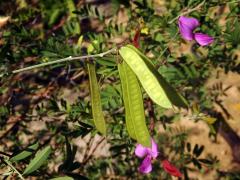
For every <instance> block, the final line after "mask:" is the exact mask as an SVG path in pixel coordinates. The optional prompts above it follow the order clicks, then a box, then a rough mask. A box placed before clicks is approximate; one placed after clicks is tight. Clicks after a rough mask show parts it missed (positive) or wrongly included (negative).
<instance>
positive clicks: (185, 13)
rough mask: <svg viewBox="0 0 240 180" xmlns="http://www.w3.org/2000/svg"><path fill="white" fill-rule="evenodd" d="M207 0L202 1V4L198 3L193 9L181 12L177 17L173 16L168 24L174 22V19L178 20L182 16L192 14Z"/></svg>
mask: <svg viewBox="0 0 240 180" xmlns="http://www.w3.org/2000/svg"><path fill="white" fill-rule="evenodd" d="M205 1H206V0H204V1H203V2H201V3H200V4H198V5H197V6H196V7H194V8H192V9H188V10H187V11H185V12H183V13H181V14H179V15H178V16H177V17H175V18H173V19H172V20H171V21H169V23H168V24H172V23H173V22H174V21H176V20H177V19H178V18H179V17H180V16H184V15H187V14H190V13H191V12H193V11H196V10H198V9H200V8H201V6H202V5H204V3H205Z"/></svg>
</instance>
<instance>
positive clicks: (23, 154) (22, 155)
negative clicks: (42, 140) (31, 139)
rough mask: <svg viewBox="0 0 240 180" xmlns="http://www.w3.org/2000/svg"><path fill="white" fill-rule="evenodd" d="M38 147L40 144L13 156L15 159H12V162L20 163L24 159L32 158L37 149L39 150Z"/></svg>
mask: <svg viewBox="0 0 240 180" xmlns="http://www.w3.org/2000/svg"><path fill="white" fill-rule="evenodd" d="M38 146H39V144H38V143H35V144H33V145H31V146H29V147H27V148H26V150H24V151H22V152H20V153H19V154H17V155H15V156H13V157H12V158H11V159H10V161H12V162H17V161H20V160H22V159H25V158H27V157H28V156H31V155H32V153H33V152H34V151H36V149H37V148H38Z"/></svg>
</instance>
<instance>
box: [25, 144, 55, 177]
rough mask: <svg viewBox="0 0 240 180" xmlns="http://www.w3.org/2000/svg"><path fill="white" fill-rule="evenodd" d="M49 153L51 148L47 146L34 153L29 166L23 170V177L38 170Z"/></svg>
mask: <svg viewBox="0 0 240 180" xmlns="http://www.w3.org/2000/svg"><path fill="white" fill-rule="evenodd" d="M50 153H51V147H50V146H47V147H45V148H44V149H43V150H40V151H38V152H37V153H36V155H35V157H34V158H33V159H32V160H31V162H30V164H29V165H28V166H27V168H26V169H25V170H24V172H23V175H27V174H30V173H32V172H34V171H36V170H37V169H38V168H40V167H41V166H42V165H43V163H44V162H45V161H46V160H47V158H48V156H49V155H50Z"/></svg>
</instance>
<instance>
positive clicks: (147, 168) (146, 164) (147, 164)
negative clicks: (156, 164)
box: [138, 155, 152, 174]
mask: <svg viewBox="0 0 240 180" xmlns="http://www.w3.org/2000/svg"><path fill="white" fill-rule="evenodd" d="M138 170H139V171H140V172H141V173H144V174H147V173H150V172H151V171H152V164H151V155H147V156H146V157H145V158H144V160H143V161H142V164H141V165H140V166H139V168H138Z"/></svg>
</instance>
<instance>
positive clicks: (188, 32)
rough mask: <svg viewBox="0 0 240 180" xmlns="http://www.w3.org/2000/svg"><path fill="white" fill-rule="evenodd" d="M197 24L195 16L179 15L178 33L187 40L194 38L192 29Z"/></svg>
mask: <svg viewBox="0 0 240 180" xmlns="http://www.w3.org/2000/svg"><path fill="white" fill-rule="evenodd" d="M199 25H200V23H199V21H198V20H197V19H195V18H188V17H184V16H180V17H179V19H178V26H179V29H180V33H181V35H182V37H183V38H184V39H186V40H189V41H191V40H193V39H194V34H193V30H194V29H196V28H197V27H198V26H199Z"/></svg>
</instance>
